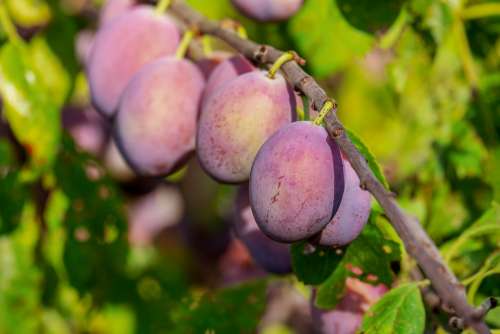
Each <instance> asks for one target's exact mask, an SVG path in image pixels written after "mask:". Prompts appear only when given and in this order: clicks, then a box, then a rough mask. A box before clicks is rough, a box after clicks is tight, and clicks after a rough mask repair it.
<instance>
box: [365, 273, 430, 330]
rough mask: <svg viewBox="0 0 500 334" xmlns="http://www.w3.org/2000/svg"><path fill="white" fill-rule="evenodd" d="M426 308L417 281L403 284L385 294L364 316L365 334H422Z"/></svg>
mask: <svg viewBox="0 0 500 334" xmlns="http://www.w3.org/2000/svg"><path fill="white" fill-rule="evenodd" d="M424 329H425V309H424V304H423V303H422V298H421V296H420V290H419V288H418V285H417V284H415V283H410V284H405V285H401V286H399V287H397V288H395V289H393V290H391V291H389V292H388V293H387V294H385V295H384V296H383V297H382V298H381V299H380V300H379V301H378V302H377V303H376V304H375V305H373V306H372V307H371V308H370V309H369V310H368V312H367V313H366V314H365V316H364V318H363V323H362V325H361V330H360V332H361V333H363V334H372V333H373V334H399V333H400V334H421V333H423V332H424Z"/></svg>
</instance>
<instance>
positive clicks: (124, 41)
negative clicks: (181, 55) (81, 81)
mask: <svg viewBox="0 0 500 334" xmlns="http://www.w3.org/2000/svg"><path fill="white" fill-rule="evenodd" d="M152 32H154V33H152ZM178 44H179V31H178V29H177V27H176V25H175V24H174V22H173V20H172V19H171V18H169V17H168V16H166V15H159V14H157V13H155V11H154V10H153V9H151V8H150V7H149V6H137V7H135V8H134V9H131V10H129V11H127V12H126V13H124V14H122V15H120V16H119V17H117V18H116V20H112V21H111V22H110V23H109V24H107V25H105V26H104V27H103V28H102V29H101V30H99V32H98V33H97V34H96V37H95V41H94V46H93V48H92V52H91V55H90V60H89V64H88V69H87V72H88V79H89V85H90V91H91V95H92V100H93V102H94V105H95V107H96V108H97V109H98V111H100V112H101V113H102V114H103V115H105V116H112V115H113V114H114V113H115V112H116V108H117V106H118V101H119V99H120V96H121V94H122V92H123V90H124V89H125V87H126V85H127V84H128V82H129V81H130V79H131V78H132V76H133V75H134V74H135V73H136V72H137V71H138V70H139V69H141V67H142V66H144V65H145V64H147V63H149V62H151V61H153V60H155V59H157V58H160V57H163V56H167V55H171V54H173V53H174V52H175V51H176V49H177V46H178Z"/></svg>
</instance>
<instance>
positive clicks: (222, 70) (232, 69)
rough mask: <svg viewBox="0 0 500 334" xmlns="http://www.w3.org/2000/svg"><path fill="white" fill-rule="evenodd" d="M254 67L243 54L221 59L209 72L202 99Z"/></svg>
mask: <svg viewBox="0 0 500 334" xmlns="http://www.w3.org/2000/svg"><path fill="white" fill-rule="evenodd" d="M254 69H255V67H254V66H253V65H252V63H250V62H249V61H248V60H247V59H246V58H245V57H244V56H242V55H235V56H232V57H231V58H228V59H226V60H224V61H222V62H221V63H220V64H219V65H217V67H215V68H214V70H213V71H212V73H211V74H210V76H209V78H208V81H207V86H206V87H205V93H204V94H203V100H204V101H206V99H207V98H208V97H210V96H211V95H212V94H213V93H214V92H215V91H217V90H218V89H219V88H220V87H222V86H224V85H225V84H226V83H228V82H230V81H232V80H234V79H236V78H237V77H238V76H240V75H242V74H245V73H248V72H251V71H253V70H254Z"/></svg>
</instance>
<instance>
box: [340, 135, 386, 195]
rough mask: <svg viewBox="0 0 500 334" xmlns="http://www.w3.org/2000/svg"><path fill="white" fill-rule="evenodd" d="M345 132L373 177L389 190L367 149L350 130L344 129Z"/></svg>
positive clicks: (382, 173)
mask: <svg viewBox="0 0 500 334" xmlns="http://www.w3.org/2000/svg"><path fill="white" fill-rule="evenodd" d="M346 131H347V136H348V137H349V139H351V141H352V142H353V143H354V145H356V148H357V149H358V150H359V151H360V152H361V154H362V155H363V156H364V157H365V159H366V160H367V161H368V166H369V167H370V169H371V170H372V172H373V174H374V175H375V177H376V178H377V179H378V180H379V181H380V182H381V183H382V184H383V185H384V186H385V188H386V189H389V183H388V182H387V180H386V178H385V176H384V172H382V168H381V167H380V165H379V164H378V162H377V160H376V159H375V157H374V156H373V154H372V153H371V152H370V150H369V149H368V147H367V146H366V145H365V143H363V141H362V140H361V138H359V137H358V136H357V135H356V134H355V133H354V132H352V131H351V130H348V129H346Z"/></svg>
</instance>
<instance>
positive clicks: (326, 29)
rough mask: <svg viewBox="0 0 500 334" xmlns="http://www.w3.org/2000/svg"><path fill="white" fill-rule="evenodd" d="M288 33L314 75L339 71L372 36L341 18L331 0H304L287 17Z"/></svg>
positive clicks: (370, 42) (369, 44)
mask: <svg viewBox="0 0 500 334" xmlns="http://www.w3.org/2000/svg"><path fill="white" fill-rule="evenodd" d="M288 33H289V34H290V36H291V38H292V40H293V41H294V42H295V43H296V45H297V47H298V50H297V51H298V52H299V53H300V55H301V56H303V57H304V58H305V59H306V60H307V64H308V66H309V68H310V69H311V71H312V74H313V75H315V76H318V77H325V76H327V75H329V74H331V73H332V72H336V71H339V70H341V69H342V68H343V67H344V66H346V65H347V64H349V63H351V62H352V61H353V60H354V59H355V58H356V57H359V56H362V55H363V54H364V53H365V52H367V51H368V50H369V48H370V47H371V45H372V43H373V38H372V36H370V35H369V34H366V33H364V32H362V31H359V30H356V29H354V28H353V27H352V26H350V25H349V23H347V22H346V21H345V19H344V18H343V17H342V14H341V13H340V11H339V9H338V8H337V5H336V4H335V1H332V0H314V1H306V2H305V3H304V7H303V8H302V9H301V11H300V12H298V13H297V15H295V16H294V17H292V18H291V19H290V22H289V25H288Z"/></svg>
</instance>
